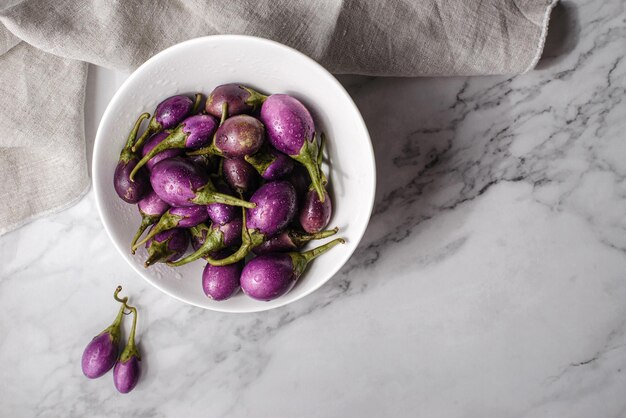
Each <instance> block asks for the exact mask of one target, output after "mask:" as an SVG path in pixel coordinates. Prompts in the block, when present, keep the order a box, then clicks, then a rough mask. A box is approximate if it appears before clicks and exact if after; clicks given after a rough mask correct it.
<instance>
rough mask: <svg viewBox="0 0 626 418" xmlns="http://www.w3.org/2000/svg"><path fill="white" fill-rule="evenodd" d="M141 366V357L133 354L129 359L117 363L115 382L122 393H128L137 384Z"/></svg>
mask: <svg viewBox="0 0 626 418" xmlns="http://www.w3.org/2000/svg"><path fill="white" fill-rule="evenodd" d="M140 374H141V368H140V367H139V359H138V358H137V357H135V356H132V357H131V358H129V359H128V361H125V362H121V361H118V362H117V363H115V368H114V369H113V383H114V384H115V388H116V389H117V390H118V391H119V392H120V393H128V392H130V391H131V390H133V389H134V388H135V386H137V382H138V381H139V375H140Z"/></svg>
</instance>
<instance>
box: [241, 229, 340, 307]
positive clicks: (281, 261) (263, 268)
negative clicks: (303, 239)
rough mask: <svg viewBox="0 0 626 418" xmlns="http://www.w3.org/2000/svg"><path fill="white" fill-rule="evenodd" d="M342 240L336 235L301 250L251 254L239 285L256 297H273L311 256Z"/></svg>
mask: <svg viewBox="0 0 626 418" xmlns="http://www.w3.org/2000/svg"><path fill="white" fill-rule="evenodd" d="M344 242H345V241H344V240H343V239H342V238H336V239H334V240H332V241H330V242H328V243H326V244H324V245H321V246H319V247H317V248H314V249H312V250H309V251H306V252H303V253H297V252H291V253H278V254H266V255H260V256H258V257H256V258H253V259H252V260H250V261H249V262H248V264H246V266H245V267H244V268H243V271H242V273H241V279H240V283H241V289H242V290H243V292H244V293H245V294H246V295H248V296H250V297H251V298H253V299H256V300H262V301H270V300H273V299H276V298H278V297H280V296H282V295H284V294H286V293H287V292H289V291H290V290H291V289H292V288H293V286H294V285H295V284H296V281H297V280H298V278H299V277H300V276H301V275H302V273H303V272H304V270H305V269H306V266H307V265H308V264H309V263H310V262H311V260H313V259H314V258H316V257H318V256H319V255H321V254H323V253H325V252H326V251H328V250H330V249H331V248H332V247H334V246H335V245H337V244H343V243H344Z"/></svg>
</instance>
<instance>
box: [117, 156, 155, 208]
mask: <svg viewBox="0 0 626 418" xmlns="http://www.w3.org/2000/svg"><path fill="white" fill-rule="evenodd" d="M138 162H139V160H138V159H134V158H133V159H132V160H130V161H128V163H124V162H123V161H120V162H118V163H117V167H115V174H113V187H114V188H115V192H116V193H117V195H118V196H119V197H120V199H122V200H123V201H124V202H126V203H137V202H139V201H140V200H141V198H142V197H144V196H145V194H146V193H148V191H149V190H150V181H149V180H148V176H147V175H146V172H145V170H139V171H138V172H137V175H135V181H130V177H129V176H130V172H131V171H133V169H134V168H135V166H136V165H137V163H138Z"/></svg>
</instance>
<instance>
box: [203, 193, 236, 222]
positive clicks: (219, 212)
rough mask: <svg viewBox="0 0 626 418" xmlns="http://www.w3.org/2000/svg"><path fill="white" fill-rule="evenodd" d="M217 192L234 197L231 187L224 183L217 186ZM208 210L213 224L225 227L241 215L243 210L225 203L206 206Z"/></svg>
mask: <svg viewBox="0 0 626 418" xmlns="http://www.w3.org/2000/svg"><path fill="white" fill-rule="evenodd" d="M215 187H216V188H217V191H218V192H220V193H225V194H228V195H231V196H234V193H233V191H232V190H230V187H228V186H227V185H226V184H223V183H217V184H216V185H215ZM206 210H207V212H208V214H209V218H211V222H213V223H216V224H218V225H224V224H225V223H228V222H230V221H232V220H233V219H235V218H236V217H237V216H240V215H241V208H240V207H237V206H231V205H225V204H223V203H211V204H210V205H207V206H206Z"/></svg>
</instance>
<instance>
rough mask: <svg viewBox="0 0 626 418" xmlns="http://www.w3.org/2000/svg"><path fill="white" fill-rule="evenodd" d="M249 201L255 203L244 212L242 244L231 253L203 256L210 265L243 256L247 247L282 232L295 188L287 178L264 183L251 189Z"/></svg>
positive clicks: (290, 213) (288, 219) (289, 215)
mask: <svg viewBox="0 0 626 418" xmlns="http://www.w3.org/2000/svg"><path fill="white" fill-rule="evenodd" d="M250 202H252V203H254V204H256V207H254V208H252V209H248V210H246V211H245V213H244V223H243V227H242V232H241V240H242V244H241V246H240V247H239V249H238V250H237V251H236V252H235V253H234V254H232V255H230V256H228V257H226V258H223V259H221V260H215V259H213V258H211V257H206V260H207V261H208V262H209V263H211V264H213V265H214V266H224V265H227V264H231V263H235V262H238V261H240V260H243V259H244V258H245V256H246V255H248V254H249V253H250V251H251V250H252V249H253V248H254V247H257V246H259V245H261V244H262V243H263V241H265V240H266V239H267V238H270V237H272V236H274V235H276V234H278V233H280V232H282V231H283V230H284V229H285V228H286V227H287V225H289V223H290V222H291V220H292V219H293V217H294V215H295V213H296V192H295V190H294V188H293V186H292V185H291V183H289V182H287V181H274V182H270V183H266V184H264V185H263V186H261V187H259V189H258V190H257V191H256V192H254V194H253V195H252V197H251V198H250Z"/></svg>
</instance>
